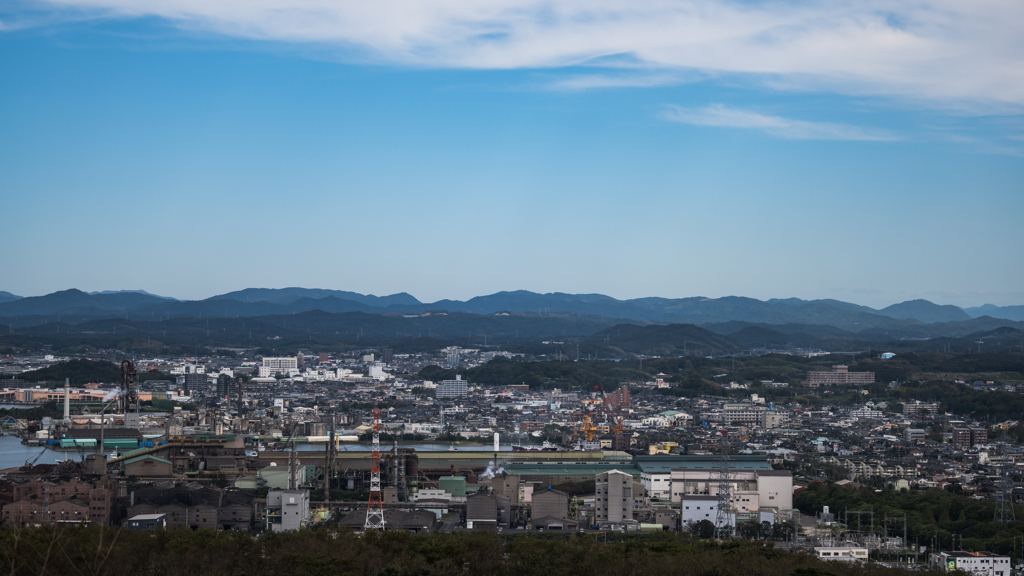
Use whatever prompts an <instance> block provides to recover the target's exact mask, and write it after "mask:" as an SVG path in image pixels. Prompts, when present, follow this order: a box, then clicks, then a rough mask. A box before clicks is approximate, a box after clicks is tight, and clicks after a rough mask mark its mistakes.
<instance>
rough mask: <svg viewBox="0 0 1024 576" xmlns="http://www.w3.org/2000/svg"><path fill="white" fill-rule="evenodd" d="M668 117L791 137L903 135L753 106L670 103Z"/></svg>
mask: <svg viewBox="0 0 1024 576" xmlns="http://www.w3.org/2000/svg"><path fill="white" fill-rule="evenodd" d="M665 118H666V119H668V120H671V121H673V122H682V123H684V124H692V125H695V126H716V127H721V128H743V129H748V130H757V131H760V132H765V133H767V134H771V135H773V136H777V137H779V138H786V139H789V140H867V141H883V142H885V141H895V140H900V139H901V138H900V137H899V136H898V135H896V134H893V133H892V132H890V131H888V130H881V129H871V128H861V127H858V126H848V125H846V124H834V123H831V122H809V121H807V120H794V119H792V118H783V117H782V116H771V115H767V114H760V113H757V112H753V111H750V110H742V109H739V108H730V107H728V106H725V105H722V104H712V105H710V106H704V107H702V108H684V107H682V106H669V107H668V110H667V111H666V112H665Z"/></svg>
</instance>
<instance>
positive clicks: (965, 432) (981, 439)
mask: <svg viewBox="0 0 1024 576" xmlns="http://www.w3.org/2000/svg"><path fill="white" fill-rule="evenodd" d="M952 442H953V445H954V446H956V447H957V448H970V447H971V446H978V445H981V444H986V443H987V442H988V430H986V429H985V428H984V427H974V428H967V427H961V428H953V440H952Z"/></svg>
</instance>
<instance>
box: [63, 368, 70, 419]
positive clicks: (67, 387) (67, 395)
mask: <svg viewBox="0 0 1024 576" xmlns="http://www.w3.org/2000/svg"><path fill="white" fill-rule="evenodd" d="M64 421H65V422H69V421H71V379H70V378H65V379H64Z"/></svg>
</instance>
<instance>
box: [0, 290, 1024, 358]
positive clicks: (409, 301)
mask: <svg viewBox="0 0 1024 576" xmlns="http://www.w3.org/2000/svg"><path fill="white" fill-rule="evenodd" d="M317 310H320V311H323V312H327V313H332V314H344V313H354V312H362V313H366V314H379V315H386V316H396V317H400V316H403V315H405V316H414V315H421V314H426V313H429V312H441V311H446V312H466V313H470V314H476V315H493V314H500V313H511V314H540V315H545V314H576V315H579V316H587V317H591V318H592V321H591V326H592V327H593V328H597V327H598V326H601V325H604V326H608V325H610V324H621V323H634V324H652V323H653V324H693V325H699V326H704V327H705V328H707V329H709V330H711V331H713V332H716V333H719V334H723V335H730V337H732V335H735V337H734V338H733V339H734V340H737V341H740V342H741V343H744V344H746V343H748V342H749V343H757V342H758V341H763V344H770V343H772V342H779V341H781V340H782V339H785V340H786V341H788V342H797V343H799V342H803V341H805V340H806V341H808V342H822V341H836V340H873V341H886V340H895V339H900V338H934V337H944V336H949V337H962V336H964V335H966V334H970V333H975V332H983V331H990V330H995V329H997V328H1000V327H1010V328H1020V327H1021V326H1018V325H1017V323H1018V322H1024V306H1006V307H1000V306H993V305H988V304H987V305H985V306H981V307H978V308H969V309H966V310H965V309H961V308H958V307H956V306H940V305H938V304H934V303H932V302H929V301H927V300H911V301H907V302H902V303H899V304H894V305H892V306H888V307H886V308H883V309H881V310H876V309H873V308H870V307H867V306H860V305H857V304H851V303H848V302H842V301H839V300H830V299H826V300H802V299H799V298H789V299H771V300H767V301H762V300H756V299H754V298H744V297H739V296H728V297H724V298H703V297H692V298H676V299H672V298H654V297H651V298H637V299H633V300H618V299H615V298H612V297H609V296H604V295H602V294H564V293H557V292H556V293H551V294H538V293H535V292H528V291H513V292H498V293H495V294H490V295H487V296H478V297H476V298H471V299H469V300H467V301H459V300H440V301H437V302H433V303H424V302H420V301H419V300H417V299H416V298H414V297H413V296H411V295H409V294H406V293H400V294H392V295H390V296H373V295H364V294H358V293H355V292H346V291H341V290H322V289H309V288H297V287H296V288H273V289H272V288H247V289H245V290H239V291H235V292H230V293H227V294H221V295H218V296H214V297H212V298H207V299H205V300H194V301H179V300H175V299H173V298H167V297H163V296H157V295H154V294H150V293H148V292H145V291H142V290H125V291H106V292H99V293H86V292H83V291H81V290H75V289H70V290H63V291H60V292H54V293H52V294H47V295H45V296H33V297H28V298H22V297H19V296H15V295H13V294H10V293H7V292H0V323H3V324H14V325H17V326H32V325H37V324H47V323H51V322H54V321H56V320H60V321H61V322H62V323H66V324H69V325H72V324H79V323H82V322H87V321H91V320H97V319H104V318H111V319H113V318H121V319H127V320H137V321H145V320H150V321H156V320H168V319H174V318H247V317H258V316H285V315H290V314H301V313H305V312H312V311H317ZM726 330H728V331H726ZM684 340H685V338H684ZM725 348H726V347H725V346H723V347H722V349H725Z"/></svg>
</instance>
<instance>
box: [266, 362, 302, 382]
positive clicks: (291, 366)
mask: <svg viewBox="0 0 1024 576" xmlns="http://www.w3.org/2000/svg"><path fill="white" fill-rule="evenodd" d="M298 369H299V359H298V358H295V357H292V358H264V359H263V363H262V364H261V365H260V378H270V377H272V376H276V375H277V374H287V373H288V371H289V370H298Z"/></svg>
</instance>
